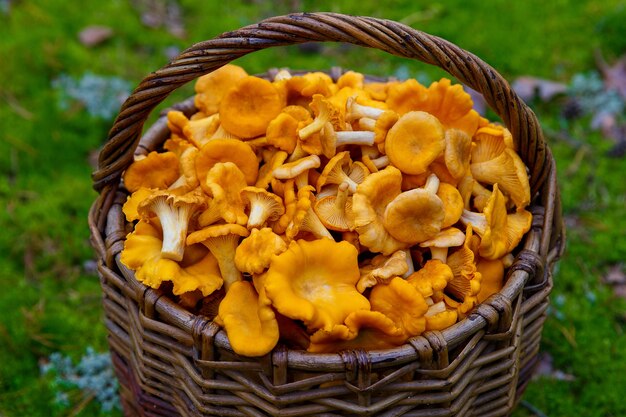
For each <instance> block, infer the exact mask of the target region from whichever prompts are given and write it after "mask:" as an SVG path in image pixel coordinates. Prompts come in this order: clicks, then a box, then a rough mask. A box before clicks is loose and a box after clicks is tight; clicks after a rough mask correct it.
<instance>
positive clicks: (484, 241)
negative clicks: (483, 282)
mask: <svg viewBox="0 0 626 417" xmlns="http://www.w3.org/2000/svg"><path fill="white" fill-rule="evenodd" d="M483 214H484V215H485V219H486V221H487V224H488V227H487V229H486V230H484V231H482V234H481V233H480V232H481V231H480V230H479V229H478V228H477V227H476V225H475V224H473V223H470V224H471V225H472V226H473V227H474V230H476V232H477V233H479V234H481V236H480V238H481V240H480V249H479V253H480V256H482V257H484V258H487V259H498V258H501V257H503V256H504V255H506V253H507V252H508V249H509V242H508V240H507V233H506V226H507V212H506V201H505V199H504V196H503V195H502V193H501V192H500V190H499V188H498V184H494V186H493V192H492V194H491V197H490V198H489V200H488V201H487V205H486V206H485V208H484V210H483ZM520 239H521V237H520Z"/></svg>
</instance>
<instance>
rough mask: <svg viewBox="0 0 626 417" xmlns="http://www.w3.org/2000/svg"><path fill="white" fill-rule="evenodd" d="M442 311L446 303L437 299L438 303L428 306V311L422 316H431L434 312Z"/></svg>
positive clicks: (444, 309)
mask: <svg viewBox="0 0 626 417" xmlns="http://www.w3.org/2000/svg"><path fill="white" fill-rule="evenodd" d="M444 311H446V303H444V302H443V301H439V302H438V303H435V304H433V305H432V306H430V307H428V311H427V312H426V313H425V314H424V317H432V316H434V315H436V314H439V313H443V312H444Z"/></svg>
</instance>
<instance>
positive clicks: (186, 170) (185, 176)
mask: <svg viewBox="0 0 626 417" xmlns="http://www.w3.org/2000/svg"><path fill="white" fill-rule="evenodd" d="M197 155H198V149H197V148H195V147H193V146H192V147H189V148H186V149H185V150H184V151H182V153H181V154H180V155H179V160H178V162H179V170H180V172H181V175H180V177H178V179H177V180H176V181H174V182H173V183H172V184H171V185H170V186H169V187H168V189H170V190H176V191H177V192H180V193H184V192H189V191H191V190H193V189H194V188H197V187H198V186H199V185H200V181H199V180H198V175H197V173H196V156H197Z"/></svg>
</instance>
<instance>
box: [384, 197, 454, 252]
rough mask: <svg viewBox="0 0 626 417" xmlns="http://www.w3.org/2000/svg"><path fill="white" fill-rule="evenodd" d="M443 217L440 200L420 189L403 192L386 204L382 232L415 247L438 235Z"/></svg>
mask: <svg viewBox="0 0 626 417" xmlns="http://www.w3.org/2000/svg"><path fill="white" fill-rule="evenodd" d="M444 218H445V212H444V207H443V203H442V201H441V199H440V198H439V197H437V195H436V194H433V193H431V192H430V191H428V190H425V189H422V188H416V189H413V190H409V191H405V192H403V193H401V194H399V195H398V196H397V197H396V198H394V199H393V201H391V202H390V203H389V205H387V208H386V209H385V213H384V215H383V224H384V226H385V229H387V231H388V232H389V234H391V235H392V236H393V237H394V238H396V239H397V240H399V241H401V242H406V243H409V244H415V243H419V242H423V241H425V240H428V239H431V238H433V237H434V236H436V235H437V233H439V231H440V230H441V225H442V223H443V220H444Z"/></svg>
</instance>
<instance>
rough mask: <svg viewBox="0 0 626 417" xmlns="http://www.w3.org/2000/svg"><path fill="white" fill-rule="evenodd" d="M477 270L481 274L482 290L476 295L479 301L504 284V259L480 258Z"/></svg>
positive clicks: (495, 291) (498, 289)
mask: <svg viewBox="0 0 626 417" xmlns="http://www.w3.org/2000/svg"><path fill="white" fill-rule="evenodd" d="M476 270H477V271H478V272H479V273H480V275H481V281H480V292H479V293H478V294H477V295H476V298H477V299H478V302H479V303H482V302H483V301H485V300H486V299H487V298H489V297H491V296H492V295H493V294H496V293H497V292H498V291H500V290H501V289H502V286H503V285H504V263H503V262H502V259H494V260H489V259H483V258H479V259H478V261H477V262H476Z"/></svg>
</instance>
